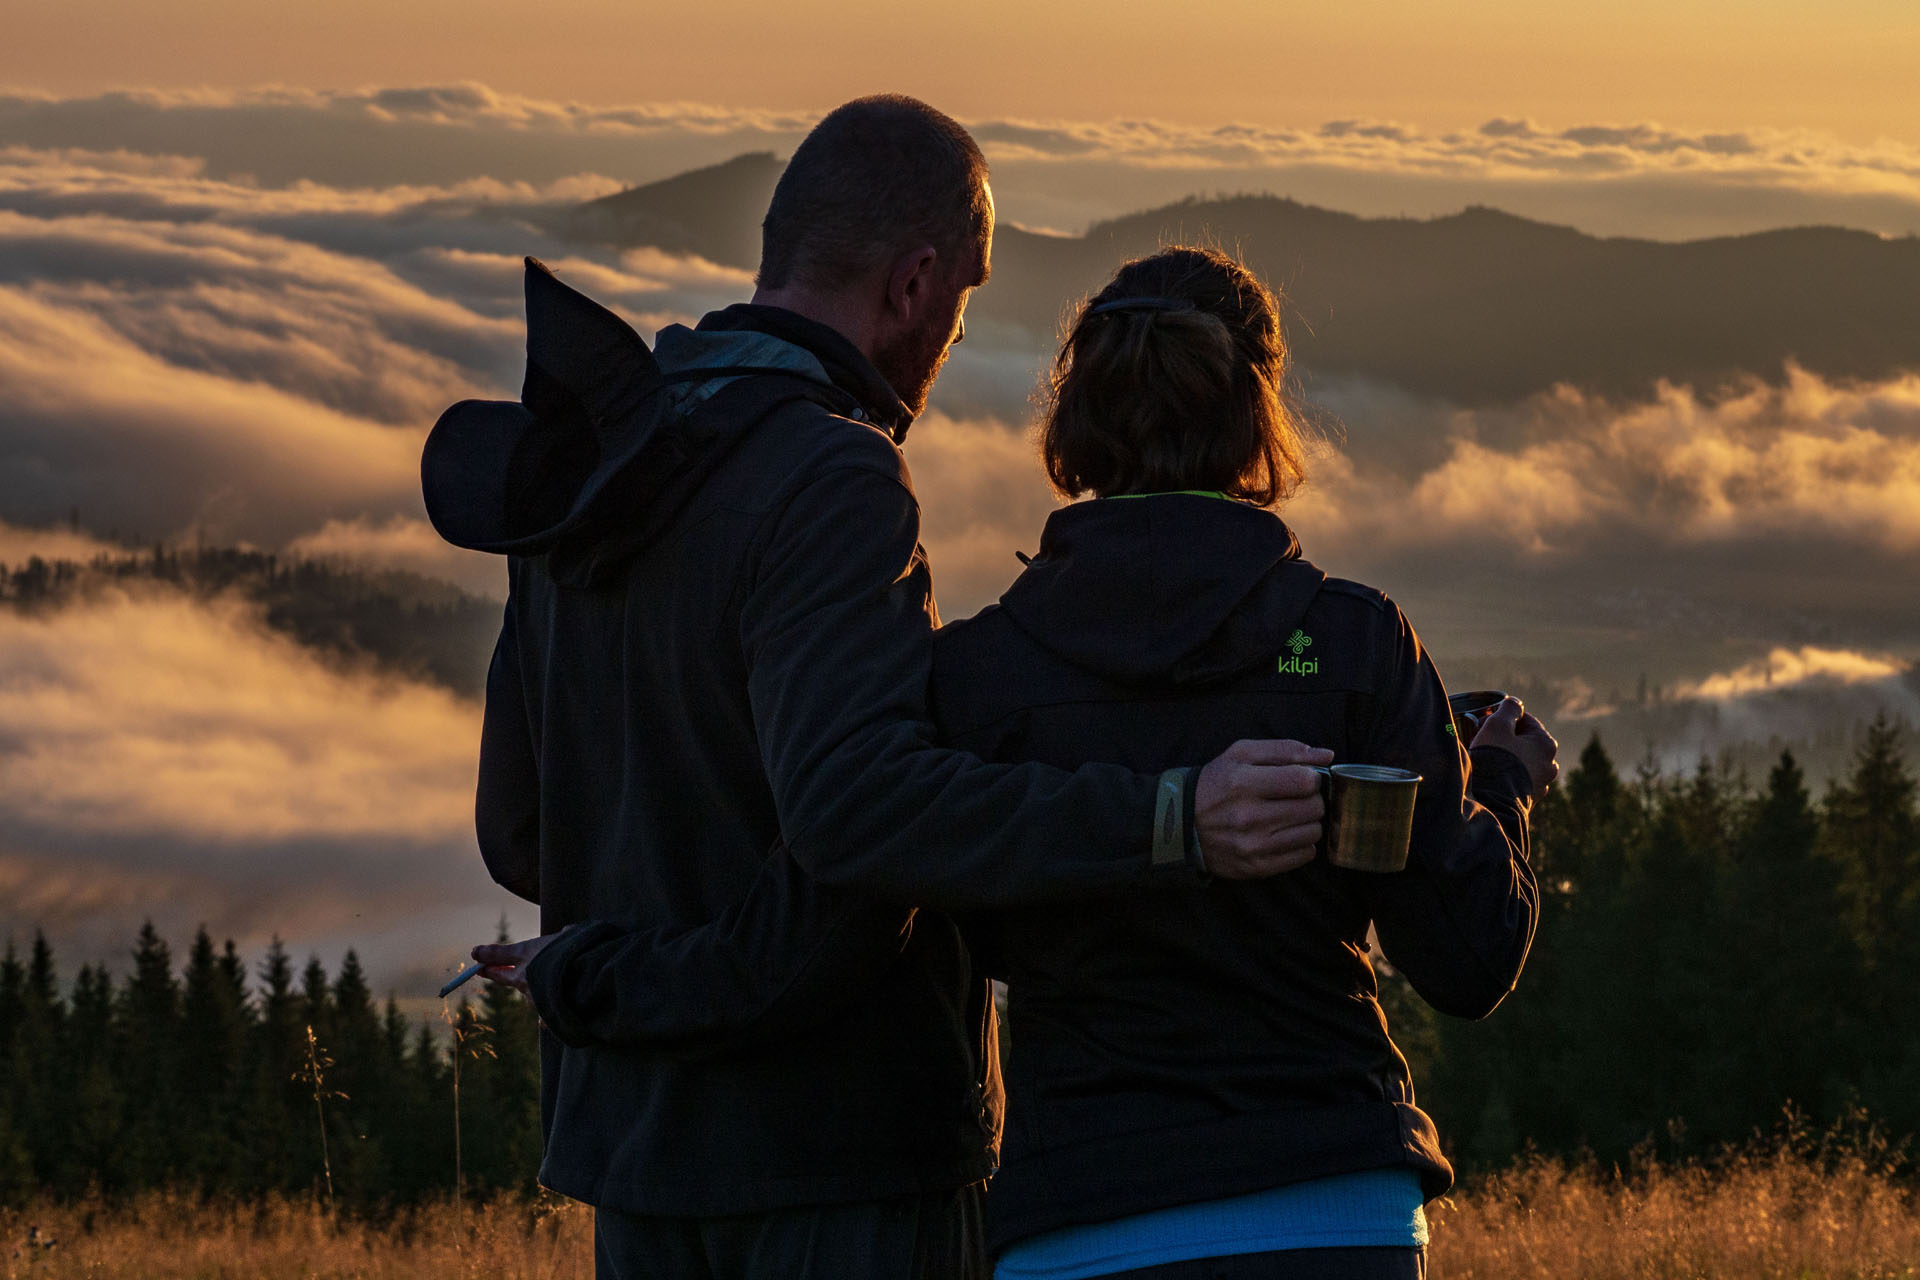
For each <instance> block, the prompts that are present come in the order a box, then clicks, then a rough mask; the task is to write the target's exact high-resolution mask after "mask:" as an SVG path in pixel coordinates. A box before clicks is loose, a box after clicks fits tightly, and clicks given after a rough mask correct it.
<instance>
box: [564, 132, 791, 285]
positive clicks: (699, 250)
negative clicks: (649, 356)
mask: <svg viewBox="0 0 1920 1280" xmlns="http://www.w3.org/2000/svg"><path fill="white" fill-rule="evenodd" d="M784 168H786V162H785V161H783V160H781V159H780V158H779V157H778V156H776V155H774V154H773V152H771V151H752V152H748V153H747V154H746V155H742V156H735V157H734V158H733V159H731V160H728V161H726V162H725V163H724V164H716V165H712V166H710V167H708V168H705V169H694V170H692V171H690V172H688V173H683V174H679V175H678V176H676V177H672V178H667V179H664V180H662V181H660V182H650V183H648V184H647V185H646V186H643V187H633V188H630V189H629V190H626V191H621V192H618V193H616V194H614V195H610V196H602V197H601V198H600V199H598V200H589V201H588V202H587V203H585V204H582V205H576V206H574V207H573V208H571V209H567V210H564V211H562V213H561V215H560V217H559V218H558V219H556V220H554V221H552V222H551V223H550V224H549V229H551V230H552V231H554V232H556V233H557V234H559V235H562V236H565V237H567V238H569V239H573V240H580V241H584V242H586V243H589V244H610V245H617V246H620V247H623V248H626V247H633V246H637V245H652V246H655V247H657V248H661V249H665V250H667V251H669V252H671V253H682V254H686V253H691V254H698V255H699V256H700V257H702V258H705V259H707V260H708V261H709V262H721V263H725V264H726V265H728V266H734V267H745V268H746V269H748V270H749V271H751V270H752V269H753V268H754V267H756V266H758V265H759V263H760V219H761V218H762V217H763V216H764V215H765V214H766V211H767V201H768V200H769V199H771V198H772V196H773V184H774V183H775V182H777V181H779V178H780V171H781V170H782V169H784Z"/></svg>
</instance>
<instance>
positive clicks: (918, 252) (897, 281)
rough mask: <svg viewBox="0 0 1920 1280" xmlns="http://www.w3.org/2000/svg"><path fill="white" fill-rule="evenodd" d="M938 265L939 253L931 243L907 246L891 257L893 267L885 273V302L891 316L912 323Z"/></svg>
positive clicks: (923, 303) (916, 316) (915, 318)
mask: <svg viewBox="0 0 1920 1280" xmlns="http://www.w3.org/2000/svg"><path fill="white" fill-rule="evenodd" d="M939 267H940V254H939V252H938V251H937V250H935V249H934V247H933V246H932V245H930V244H925V245H921V246H920V247H919V248H917V249H909V250H907V251H906V252H905V253H903V254H901V255H900V256H899V257H897V258H895V259H894V260H893V267H892V269H891V270H889V271H888V272H887V296H886V299H885V304H884V305H885V307H886V311H887V315H888V317H889V318H890V319H892V320H894V321H896V322H898V323H902V324H911V323H912V322H913V321H915V320H918V319H919V318H920V312H921V309H922V308H924V307H925V306H926V304H927V296H928V293H929V292H930V291H931V289H932V286H933V284H934V276H935V274H936V273H937V272H938V270H939Z"/></svg>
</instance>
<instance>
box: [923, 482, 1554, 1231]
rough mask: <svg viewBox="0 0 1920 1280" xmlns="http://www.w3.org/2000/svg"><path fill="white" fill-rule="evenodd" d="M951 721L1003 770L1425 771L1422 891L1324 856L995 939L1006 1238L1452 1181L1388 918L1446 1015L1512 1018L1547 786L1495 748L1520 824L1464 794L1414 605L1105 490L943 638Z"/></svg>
mask: <svg viewBox="0 0 1920 1280" xmlns="http://www.w3.org/2000/svg"><path fill="white" fill-rule="evenodd" d="M934 704H935V712H936V715H937V717H938V719H939V721H940V724H941V727H942V731H943V733H944V734H945V735H946V737H947V738H948V740H949V741H950V742H952V743H953V744H954V745H956V746H960V747H963V748H966V749H969V750H972V751H975V752H977V753H979V754H981V755H982V756H984V757H986V758H987V759H990V760H1004V761H1015V760H1039V761H1044V762H1047V763H1051V764H1055V765H1060V766H1064V767H1074V766H1077V765H1079V764H1082V763H1085V762H1088V761H1095V760H1098V761H1110V762H1115V763H1121V764H1126V765H1129V766H1131V767H1133V768H1136V769H1143V770H1157V769H1165V768H1171V767H1178V766H1179V765H1181V764H1184V763H1186V762H1189V761H1192V760H1198V759H1209V758H1212V757H1213V756H1215V755H1217V754H1218V753H1219V752H1220V751H1221V750H1223V749H1224V748H1226V747H1227V746H1229V745H1230V744H1231V743H1233V742H1234V741H1236V740H1237V739H1241V738H1255V737H1289V738H1295V739H1298V740H1300V741H1304V742H1310V743H1313V744H1315V745H1317V746H1326V747H1331V748H1332V749H1333V750H1334V752H1335V757H1336V759H1337V760H1340V761H1352V762H1362V763H1383V764H1394V765H1399V766H1402V767H1405V768H1411V769H1414V770H1416V771H1418V772H1419V773H1421V774H1422V775H1424V778H1425V781H1424V782H1423V783H1422V784H1421V793H1420V796H1421V798H1420V802H1419V806H1418V810H1417V812H1416V816H1415V833H1414V843H1413V849H1412V854H1411V857H1410V860H1409V868H1408V870H1407V871H1406V872H1403V873H1400V874H1397V875H1390V876H1374V875H1368V874H1366V873H1362V872H1354V871H1346V870H1342V869H1338V868H1334V867H1332V866H1330V865H1328V864H1327V863H1325V862H1324V861H1320V862H1315V863H1313V864H1311V865H1309V866H1308V867H1305V868H1303V869H1301V870H1299V871H1295V872H1293V873H1290V874H1288V875H1285V876H1281V877H1278V878H1276V879H1274V880H1271V881H1266V882H1261V883H1257V884H1226V883H1215V884H1212V885H1209V886H1207V887H1206V888H1204V889H1193V890H1182V891H1169V892H1166V893H1157V894H1153V895H1151V896H1149V895H1145V894H1135V895H1128V896H1125V897H1111V898H1104V899H1091V900H1081V901H1078V902H1074V903H1063V904H1061V905H1059V906H1058V907H1055V908H1037V909H1030V910H1026V911H1021V912H1015V913H1006V914H1003V915H1000V916H997V917H995V918H993V919H992V920H991V921H987V922H984V923H983V927H982V928H981V929H980V930H979V933H978V943H979V949H980V951H981V955H982V960H983V962H984V963H985V964H987V965H988V966H989V967H990V968H991V969H993V970H994V971H995V973H996V976H1003V977H1005V978H1006V979H1007V980H1008V982H1009V985H1010V988H1011V993H1012V994H1011V1010H1012V1027H1011V1049H1010V1053H1009V1058H1008V1062H1007V1064H1006V1078H1007V1086H1008V1095H1009V1102H1008V1130H1007V1138H1006V1146H1005V1152H1004V1158H1003V1166H1002V1171H1001V1173H1000V1175H999V1177H998V1179H997V1180H996V1182H995V1184H994V1195H993V1206H992V1218H993V1224H992V1234H993V1240H994V1243H995V1245H996V1247H997V1246H999V1245H1002V1244H1005V1243H1007V1242H1009V1241H1011V1240H1016V1239H1020V1238H1024V1237H1026V1236H1029V1235H1033V1234H1036V1233H1038V1232H1043V1231H1048V1230H1051V1229H1053V1228H1056V1227H1059V1226H1064V1225H1069V1224H1072V1223H1079V1222H1087V1221H1099V1220H1104V1219H1108V1218H1113V1217H1119V1216H1122V1215H1126V1214H1133V1213H1140V1212H1144V1211H1148V1210H1152V1209H1157V1208H1162V1207H1165V1206H1168V1205H1173V1204H1183V1203H1189V1202H1193V1201H1199V1200H1207V1199H1217V1198H1221V1197H1228V1196H1233V1195H1237V1194H1241V1193H1244V1192H1249V1191H1256V1190H1262V1189H1266V1188H1270V1187H1273V1186H1276V1185H1280V1184H1282V1183H1287V1182H1293V1181H1297V1180H1302V1179H1308V1178H1314V1177H1321V1176H1328V1175H1333V1174H1339V1173H1346V1172H1351V1171H1354V1170H1362V1169H1378V1168H1388V1167H1399V1168H1411V1169H1413V1170H1415V1171H1416V1172H1417V1173H1418V1174H1419V1175H1420V1177H1421V1181H1422V1183H1423V1186H1424V1187H1425V1188H1426V1190H1427V1193H1428V1194H1429V1195H1433V1194H1438V1193H1439V1192H1440V1191H1441V1190H1444V1188H1445V1187H1446V1185H1447V1184H1448V1182H1449V1180H1450V1178H1451V1170H1450V1169H1449V1168H1448V1166H1447V1164H1446V1162H1445V1160H1444V1159H1443V1158H1442V1157H1441V1155H1440V1152H1439V1147H1438V1143H1437V1139H1436V1137H1435V1135H1434V1132H1433V1128H1432V1125H1431V1123H1430V1122H1429V1121H1428V1120H1427V1118H1426V1116H1425V1115H1424V1114H1422V1113H1421V1112H1420V1111H1419V1110H1418V1109H1417V1108H1416V1107H1415V1106H1414V1105H1413V1090H1412V1087H1411V1084H1410V1083H1409V1081H1408V1078H1407V1072H1406V1065H1405V1062H1404V1060H1403V1059H1402V1058H1401V1057H1400V1055H1399V1053H1398V1051H1397V1050H1395V1049H1394V1047H1393V1045H1392V1043H1391V1041H1390V1040H1389V1039H1388V1036H1387V1032H1386V1025H1385V1022H1384V1019H1383V1018H1382V1016H1381V1014H1380V1010H1379V1006H1378V1004H1377V1001H1376V998H1375V996H1376V989H1375V984H1374V975H1373V970H1372V966H1371V963H1370V962H1369V960H1368V958H1367V932H1368V925H1369V922H1370V921H1377V922H1378V931H1379V934H1380V937H1381V939H1382V942H1383V945H1384V947H1385V949H1386V950H1387V951H1388V953H1389V954H1390V955H1391V956H1392V957H1393V958H1394V960H1395V962H1396V963H1397V964H1398V965H1399V966H1400V967H1401V968H1403V969H1405V970H1406V971H1407V973H1408V976H1409V978H1410V979H1411V980H1412V981H1413V982H1414V984H1415V985H1416V987H1417V988H1419V989H1420V990H1421V991H1422V994H1424V995H1426V996H1427V997H1428V998H1429V999H1430V1000H1432V1001H1433V1002H1434V1003H1435V1004H1437V1005H1438V1006H1440V1007H1442V1008H1444V1009H1448V1010H1449V1011H1452V1012H1456V1013H1461V1014H1465V1015H1467V1016H1477V1015H1478V1014H1481V1013H1484V1012H1485V1011H1486V1010H1487V1009H1490V1008H1491V1007H1492V1006H1493V1005H1494V1004H1495V1003H1497V1002H1498V1001H1499V999H1500V998H1501V997H1502V996H1504V995H1505V994H1506V992H1507V991H1508V990H1509V989H1510V986H1511V983H1512V981H1513V978H1514V976H1515V975H1516V974H1517V972H1518V969H1519V964H1520V962H1521V960H1522V959H1523V958H1524V955H1525V951H1526V945H1527V942H1528V940H1529V938H1530V934H1531V928H1532V919H1533V915H1532V911H1531V910H1530V908H1529V904H1530V903H1531V901H1532V896H1533V886H1532V882H1531V879H1530V878H1529V877H1528V875H1527V872H1526V867H1525V862H1524V858H1523V857H1516V856H1515V854H1516V847H1515V846H1516V845H1518V844H1520V843H1521V842H1522V841H1524V825H1525V824H1524V818H1523V816H1522V805H1523V801H1522V800H1521V799H1520V797H1522V796H1524V795H1525V794H1526V792H1527V791H1528V790H1529V789H1530V788H1529V784H1528V782H1527V779H1526V772H1525V769H1524V768H1523V767H1521V766H1520V765H1519V762H1518V761H1517V760H1515V759H1514V758H1513V757H1512V756H1511V755H1509V754H1508V753H1506V752H1498V751H1497V752H1492V753H1489V754H1487V755H1486V756H1485V757H1484V758H1483V759H1482V760H1481V762H1480V763H1481V765H1482V773H1483V775H1486V776H1483V777H1482V778H1481V779H1480V780H1479V781H1480V784H1481V785H1480V786H1478V787H1476V791H1477V792H1478V793H1479V794H1481V795H1482V796H1483V797H1484V798H1485V799H1487V801H1488V802H1489V803H1491V804H1493V805H1494V806H1495V808H1496V809H1499V810H1501V811H1502V812H1501V814H1500V815H1499V816H1500V817H1501V818H1504V819H1505V826H1507V827H1508V828H1510V829H1511V830H1510V831H1503V830H1502V829H1501V827H1502V823H1501V822H1500V821H1497V820H1496V815H1495V813H1493V812H1490V811H1488V810H1486V809H1482V808H1480V807H1479V806H1478V805H1477V804H1474V803H1472V802H1464V803H1463V794H1464V788H1463V781H1462V764H1461V754H1460V751H1459V748H1458V745H1457V741H1456V739H1455V738H1454V737H1453V736H1452V732H1451V723H1450V719H1449V716H1448V713H1447V708H1446V701H1445V691H1444V689H1443V688H1442V687H1441V684H1440V681H1439V678H1438V676H1437V675H1436V674H1435V673H1434V671H1433V667H1432V665H1431V663H1430V662H1428V661H1427V659H1426V656H1425V654H1424V652H1423V651H1422V649H1421V647H1420V645H1419V642H1418V640H1417V639H1416V638H1415V637H1414V635H1413V633H1412V630H1411V628H1409V627H1408V626H1407V624H1406V622H1405V619H1404V618H1403V617H1402V616H1401V614H1400V612H1399V610H1398V609H1397V608H1395V607H1394V606H1393V605H1392V603H1391V602H1390V601H1388V600H1387V599H1386V597H1384V596H1383V595H1381V594H1380V593H1379V592H1377V591H1373V590H1371V589H1369V588H1365V587H1361V586H1358V585H1357V584H1353V583H1346V582H1342V581H1339V580H1335V579H1327V578H1325V576H1324V575H1323V574H1322V573H1321V572H1320V571H1319V570H1318V569H1316V568H1315V567H1314V566H1312V565H1311V564H1309V563H1307V562H1305V561H1303V560H1301V559H1300V558H1299V553H1298V546H1297V544H1296V543H1295V542H1294V540H1293V537H1292V535H1291V534H1290V533H1289V532H1288V531H1287V528H1286V526H1285V525H1284V524H1283V523H1282V522H1281V521H1280V520H1279V519H1278V518H1277V517H1275V516H1273V515H1272V514H1270V513H1268V512H1265V511H1262V510H1260V509H1258V508H1255V507H1252V506H1248V505H1245V504H1242V503H1236V502H1230V501H1226V500H1223V499H1220V498H1217V497H1211V496H1202V495H1193V494H1160V495H1150V496H1144V497H1129V498H1115V499H1108V500H1102V501H1091V502H1083V503H1079V504H1076V505H1074V506H1071V507H1068V508H1065V509H1063V510H1061V511H1060V512H1057V513H1056V514H1055V515H1054V517H1053V519H1052V520H1051V521H1050V522H1049V524H1048V527H1047V532H1046V536H1045V538H1044V540H1043V542H1042V546H1041V552H1040V555H1039V556H1038V557H1036V559H1035V560H1034V562H1033V563H1032V565H1031V567H1030V568H1029V569H1028V570H1027V572H1026V573H1024V574H1023V575H1022V576H1021V578H1020V579H1019V580H1018V581H1017V582H1016V583H1015V584H1014V586H1013V587H1012V588H1011V589H1010V590H1009V591H1008V593H1007V594H1006V596H1005V597H1003V600H1002V603H1001V605H1000V606H998V607H996V608H992V609H989V610H987V611H985V612H984V613H982V614H981V615H979V616H978V617H976V618H973V619H970V620H967V621H965V622H961V623H956V624H954V625H953V626H951V627H949V628H948V629H946V630H945V631H944V632H942V633H941V635H940V637H939V640H938V642H937V644H936V650H935V675H934ZM1188 801H1189V803H1190V802H1191V796H1189V797H1188Z"/></svg>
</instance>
